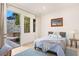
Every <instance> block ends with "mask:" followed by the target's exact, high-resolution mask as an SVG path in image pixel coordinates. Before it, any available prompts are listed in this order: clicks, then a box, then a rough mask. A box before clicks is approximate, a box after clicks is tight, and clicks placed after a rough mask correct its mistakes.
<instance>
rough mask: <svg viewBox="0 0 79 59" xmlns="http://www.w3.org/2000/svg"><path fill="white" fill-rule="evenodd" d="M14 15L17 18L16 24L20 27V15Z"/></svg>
mask: <svg viewBox="0 0 79 59" xmlns="http://www.w3.org/2000/svg"><path fill="white" fill-rule="evenodd" d="M13 15H14V17H15V24H16V25H20V15H19V14H17V13H13Z"/></svg>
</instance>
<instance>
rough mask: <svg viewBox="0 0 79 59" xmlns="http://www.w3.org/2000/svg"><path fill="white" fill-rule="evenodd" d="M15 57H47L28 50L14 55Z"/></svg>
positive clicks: (38, 52) (41, 53) (39, 52)
mask: <svg viewBox="0 0 79 59" xmlns="http://www.w3.org/2000/svg"><path fill="white" fill-rule="evenodd" d="M15 56H47V55H46V54H45V53H43V52H41V51H37V50H34V49H32V48H30V49H27V50H25V51H23V52H21V53H18V54H16V55H15Z"/></svg>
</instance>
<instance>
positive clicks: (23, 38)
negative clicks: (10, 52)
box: [8, 6, 36, 45]
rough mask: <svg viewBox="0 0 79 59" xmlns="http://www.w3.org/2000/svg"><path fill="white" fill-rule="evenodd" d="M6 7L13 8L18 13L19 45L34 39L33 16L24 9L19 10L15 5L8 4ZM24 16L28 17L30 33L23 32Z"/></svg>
mask: <svg viewBox="0 0 79 59" xmlns="http://www.w3.org/2000/svg"><path fill="white" fill-rule="evenodd" d="M8 9H11V10H13V11H14V12H16V13H19V14H20V26H21V45H23V44H26V43H29V42H32V41H33V40H35V37H36V36H35V35H36V33H33V19H34V18H35V16H34V15H33V14H31V13H28V12H26V11H23V10H20V9H18V8H16V7H12V6H8ZM24 16H27V17H30V33H24Z"/></svg>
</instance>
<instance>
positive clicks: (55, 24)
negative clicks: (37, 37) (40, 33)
mask: <svg viewBox="0 0 79 59" xmlns="http://www.w3.org/2000/svg"><path fill="white" fill-rule="evenodd" d="M62 26H63V18H55V19H51V27H62Z"/></svg>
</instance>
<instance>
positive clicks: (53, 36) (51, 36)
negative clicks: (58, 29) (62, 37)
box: [49, 34, 57, 40]
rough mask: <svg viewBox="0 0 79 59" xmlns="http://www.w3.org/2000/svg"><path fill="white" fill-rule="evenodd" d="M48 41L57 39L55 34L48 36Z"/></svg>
mask: <svg viewBox="0 0 79 59" xmlns="http://www.w3.org/2000/svg"><path fill="white" fill-rule="evenodd" d="M49 39H53V40H54V39H57V35H55V34H49Z"/></svg>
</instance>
